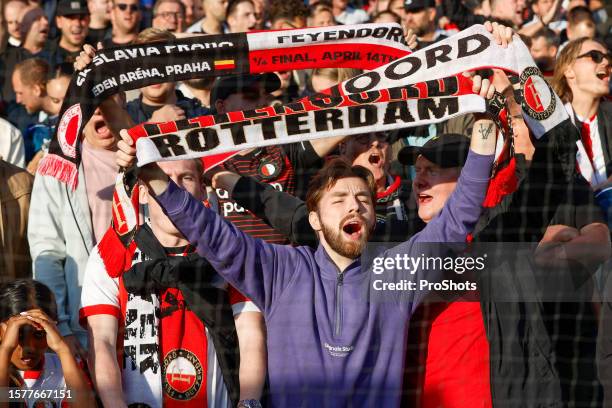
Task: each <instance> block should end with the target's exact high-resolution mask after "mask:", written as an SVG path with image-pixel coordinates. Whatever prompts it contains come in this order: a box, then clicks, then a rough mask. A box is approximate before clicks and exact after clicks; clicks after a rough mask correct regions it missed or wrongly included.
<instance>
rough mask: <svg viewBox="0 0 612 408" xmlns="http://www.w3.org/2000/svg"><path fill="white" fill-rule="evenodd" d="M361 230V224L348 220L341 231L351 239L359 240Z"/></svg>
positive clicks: (357, 221) (354, 220)
mask: <svg viewBox="0 0 612 408" xmlns="http://www.w3.org/2000/svg"><path fill="white" fill-rule="evenodd" d="M362 229H363V223H362V222H361V221H359V220H356V219H352V220H349V221H347V222H345V223H344V225H343V226H342V231H343V232H344V233H345V234H346V235H348V236H349V238H351V239H359V237H361V231H362Z"/></svg>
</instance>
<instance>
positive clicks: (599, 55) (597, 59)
mask: <svg viewBox="0 0 612 408" xmlns="http://www.w3.org/2000/svg"><path fill="white" fill-rule="evenodd" d="M586 57H589V58H591V59H592V60H593V62H594V63H596V64H599V63H601V61H603V60H604V58H605V59H607V60H608V63H609V64H612V55H610V54H609V53H608V54H605V53H603V52H601V51H599V50H591V51H589V52H585V53H584V54H582V55H579V56H578V57H577V58H576V59H580V58H586Z"/></svg>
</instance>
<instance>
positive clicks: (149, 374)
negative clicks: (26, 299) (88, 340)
mask: <svg viewBox="0 0 612 408" xmlns="http://www.w3.org/2000/svg"><path fill="white" fill-rule="evenodd" d="M142 260H143V259H142V255H141V253H140V252H139V251H138V250H137V251H136V254H135V257H134V262H133V263H132V264H134V263H137V262H140V261H142ZM213 284H214V286H216V287H218V288H221V289H226V290H229V292H230V293H229V295H230V303H231V304H232V310H233V312H234V316H236V315H237V314H239V313H242V312H245V311H259V309H257V307H256V306H255V305H254V304H253V303H252V302H251V301H248V300H247V299H246V298H244V297H243V296H242V295H240V293H239V292H237V291H235V290H234V289H233V288H231V287H229V286H228V285H227V283H226V282H225V281H224V280H223V279H222V278H221V277H220V276H218V275H217V277H216V282H214V283H213ZM160 310H161V307H160V299H159V298H158V297H157V296H156V295H153V296H151V297H150V299H143V298H142V297H140V296H136V295H133V294H129V293H128V292H127V291H126V289H125V287H124V286H123V281H122V279H121V278H111V277H110V276H109V275H108V273H107V272H106V270H105V269H104V264H103V262H102V260H101V259H100V255H99V253H98V251H97V247H96V249H95V250H94V251H92V254H91V256H90V258H89V261H88V263H87V268H86V273H85V280H84V282H83V289H82V292H81V310H80V312H79V318H80V320H81V324H84V322H85V320H86V319H87V317H89V316H94V315H100V314H106V315H111V316H114V317H116V318H117V319H118V320H119V327H120V329H119V334H120V335H121V333H123V335H122V336H119V338H118V346H119V347H118V349H119V350H123V353H122V356H121V357H120V358H119V366H120V368H121V370H122V373H121V378H122V384H123V393H124V398H125V401H126V403H127V404H128V405H129V404H132V403H142V404H147V405H148V406H149V407H151V408H155V407H159V408H161V407H162V406H163V400H164V396H163V384H162V378H161V363H160V350H161V347H160V343H159V338H158V330H159V327H160V320H159V315H160ZM206 338H207V340H208V341H207V353H206V355H207V357H206V358H207V361H206V370H205V371H206V377H207V378H206V385H205V386H206V393H207V402H208V407H223V408H225V407H229V405H230V400H229V395H228V392H227V389H226V386H225V382H224V381H223V376H222V373H221V368H220V366H219V362H218V360H217V355H216V352H215V348H214V345H213V342H212V339H211V338H210V335H209V333H208V330H207V331H206ZM161 360H163V358H161ZM202 385H203V384H202ZM186 402H187V401H186Z"/></svg>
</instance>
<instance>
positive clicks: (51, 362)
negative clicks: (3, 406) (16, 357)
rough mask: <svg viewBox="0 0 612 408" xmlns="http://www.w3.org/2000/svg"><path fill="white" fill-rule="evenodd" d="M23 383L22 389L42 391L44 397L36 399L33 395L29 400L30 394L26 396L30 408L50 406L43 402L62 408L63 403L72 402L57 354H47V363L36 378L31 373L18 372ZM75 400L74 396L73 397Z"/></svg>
mask: <svg viewBox="0 0 612 408" xmlns="http://www.w3.org/2000/svg"><path fill="white" fill-rule="evenodd" d="M18 373H19V375H20V376H21V380H22V381H23V386H22V387H21V389H23V390H28V391H30V390H31V391H40V393H41V394H45V395H43V396H44V397H46V398H43V397H38V398H36V397H34V395H31V397H30V398H27V397H28V396H29V395H30V393H27V394H25V396H26V399H25V402H26V404H27V406H28V407H32V408H34V407H40V406H43V407H44V406H50V405H42V402H43V401H45V400H46V401H50V402H52V404H53V405H52V406H55V407H60V406H62V405H61V404H62V401H66V402H68V403H70V402H72V401H71V400H70V394H69V393H70V391H69V390H68V389H67V387H66V380H65V379H64V372H63V371H62V364H61V362H60V359H59V357H58V356H57V355H56V354H52V353H45V363H44V366H43V369H42V371H41V372H38V373H36V374H37V375H36V376H32V375H31V374H33V372H31V371H25V372H24V371H18ZM72 397H73V398H74V396H72Z"/></svg>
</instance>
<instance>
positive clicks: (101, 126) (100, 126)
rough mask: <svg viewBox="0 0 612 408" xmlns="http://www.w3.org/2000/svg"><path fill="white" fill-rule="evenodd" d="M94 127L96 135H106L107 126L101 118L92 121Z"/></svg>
mask: <svg viewBox="0 0 612 408" xmlns="http://www.w3.org/2000/svg"><path fill="white" fill-rule="evenodd" d="M94 129H95V131H96V133H97V134H98V135H106V134H108V132H109V130H108V126H106V123H105V122H104V121H103V120H99V121H96V123H94Z"/></svg>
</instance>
